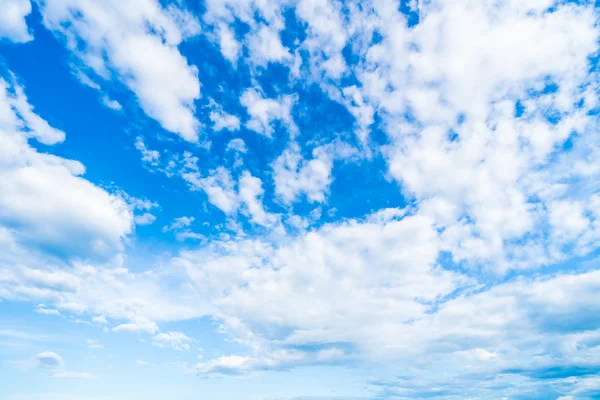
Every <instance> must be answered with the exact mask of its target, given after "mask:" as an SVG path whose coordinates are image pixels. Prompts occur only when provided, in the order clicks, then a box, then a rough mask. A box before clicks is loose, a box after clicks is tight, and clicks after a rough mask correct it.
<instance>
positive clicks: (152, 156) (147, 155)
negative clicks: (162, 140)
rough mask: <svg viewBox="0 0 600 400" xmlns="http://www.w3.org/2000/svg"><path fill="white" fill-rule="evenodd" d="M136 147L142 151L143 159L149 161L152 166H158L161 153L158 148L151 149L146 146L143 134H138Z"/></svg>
mask: <svg viewBox="0 0 600 400" xmlns="http://www.w3.org/2000/svg"><path fill="white" fill-rule="evenodd" d="M135 148H136V149H138V150H139V152H140V153H142V161H144V162H147V163H148V164H150V165H152V166H155V167H156V166H158V162H159V160H160V153H159V152H158V151H156V150H149V149H148V148H147V147H146V143H144V139H142V137H141V136H138V137H137V138H136V139H135Z"/></svg>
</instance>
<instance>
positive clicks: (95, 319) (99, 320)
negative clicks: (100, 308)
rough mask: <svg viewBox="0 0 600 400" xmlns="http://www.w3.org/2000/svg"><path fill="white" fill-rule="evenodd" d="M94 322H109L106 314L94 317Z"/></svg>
mask: <svg viewBox="0 0 600 400" xmlns="http://www.w3.org/2000/svg"><path fill="white" fill-rule="evenodd" d="M92 322H95V323H97V324H108V320H107V319H106V317H105V316H104V315H98V316H97V317H94V318H92Z"/></svg>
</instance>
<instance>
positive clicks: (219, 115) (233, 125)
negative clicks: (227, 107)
mask: <svg viewBox="0 0 600 400" xmlns="http://www.w3.org/2000/svg"><path fill="white" fill-rule="evenodd" d="M209 118H210V120H211V121H212V123H213V129H214V130H215V132H219V131H222V130H223V129H227V130H229V131H238V130H240V119H239V118H238V117H236V116H235V115H231V114H227V113H226V112H225V111H223V109H222V108H221V107H218V106H215V110H213V111H211V112H210V114H209Z"/></svg>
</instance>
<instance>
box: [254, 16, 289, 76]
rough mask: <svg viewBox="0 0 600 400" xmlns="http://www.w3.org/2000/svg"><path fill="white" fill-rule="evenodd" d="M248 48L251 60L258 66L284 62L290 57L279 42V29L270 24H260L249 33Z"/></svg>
mask: <svg viewBox="0 0 600 400" xmlns="http://www.w3.org/2000/svg"><path fill="white" fill-rule="evenodd" d="M248 49H249V51H250V54H251V61H252V62H253V63H255V64H257V65H260V66H263V67H264V66H266V65H267V64H268V63H270V62H280V63H281V62H285V61H290V60H291V59H292V55H291V54H290V52H289V50H288V49H287V48H285V47H284V46H283V44H281V39H280V37H279V31H278V30H276V29H274V28H273V27H272V26H265V25H262V26H261V27H260V28H259V29H258V31H257V32H256V33H254V34H252V35H250V37H249V39H248Z"/></svg>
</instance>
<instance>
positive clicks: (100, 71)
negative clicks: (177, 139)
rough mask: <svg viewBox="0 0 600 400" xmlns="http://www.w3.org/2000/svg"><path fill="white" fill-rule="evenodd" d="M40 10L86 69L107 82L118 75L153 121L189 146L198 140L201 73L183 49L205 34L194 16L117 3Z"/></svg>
mask: <svg viewBox="0 0 600 400" xmlns="http://www.w3.org/2000/svg"><path fill="white" fill-rule="evenodd" d="M40 6H41V12H42V15H43V17H44V19H43V21H44V24H45V25H46V27H47V28H48V29H50V30H52V31H55V32H57V33H59V34H60V35H61V36H63V37H64V38H65V42H66V45H67V47H68V48H69V49H70V50H71V51H72V52H74V53H75V55H76V56H77V57H78V58H79V59H80V60H81V61H82V63H83V64H84V65H86V66H87V67H88V68H89V69H90V70H93V71H94V72H95V73H96V74H97V75H98V76H100V77H102V78H104V79H109V78H110V77H111V75H112V73H113V72H114V73H115V74H116V75H117V76H118V77H119V78H120V80H121V81H122V82H123V83H124V84H125V85H126V86H127V87H128V88H129V89H131V90H132V91H133V92H134V93H135V95H136V96H137V98H138V100H139V102H140V106H141V107H142V108H143V109H144V111H145V112H146V113H147V114H148V115H149V116H150V117H152V118H154V119H156V120H157V121H158V122H159V123H160V124H161V125H162V126H163V127H164V128H165V129H167V130H169V131H172V132H175V133H177V134H179V135H180V136H181V137H182V138H183V139H185V140H187V141H190V142H195V141H197V140H198V128H199V122H198V121H197V119H196V118H195V116H194V109H195V106H194V101H195V100H196V99H198V98H199V97H200V82H199V80H198V71H197V68H196V67H194V66H191V65H189V63H188V62H187V60H186V59H185V57H183V56H182V55H181V53H180V52H179V50H178V48H177V46H178V45H179V44H180V43H181V42H182V41H183V40H185V39H186V38H187V37H189V36H192V35H195V34H197V33H198V31H199V24H198V22H197V21H196V20H195V18H194V17H193V16H192V15H190V14H189V13H187V12H185V11H182V10H180V9H178V8H176V6H174V5H172V6H170V7H168V8H163V7H162V6H161V5H160V4H159V3H158V2H157V1H155V0H143V1H139V2H137V3H135V5H132V6H131V7H128V8H127V9H124V8H123V7H121V5H120V3H119V2H118V1H117V0H110V1H106V2H100V3H96V2H89V1H81V0H70V1H58V0H43V1H41V2H40ZM79 42H84V43H85V44H86V45H85V47H84V48H82V47H80V46H78V45H77V43H79ZM111 104H112V103H111ZM114 105H116V104H114Z"/></svg>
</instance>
